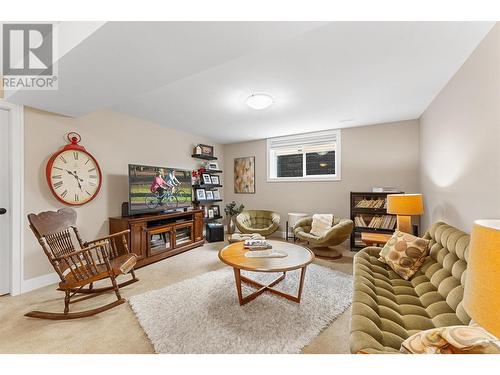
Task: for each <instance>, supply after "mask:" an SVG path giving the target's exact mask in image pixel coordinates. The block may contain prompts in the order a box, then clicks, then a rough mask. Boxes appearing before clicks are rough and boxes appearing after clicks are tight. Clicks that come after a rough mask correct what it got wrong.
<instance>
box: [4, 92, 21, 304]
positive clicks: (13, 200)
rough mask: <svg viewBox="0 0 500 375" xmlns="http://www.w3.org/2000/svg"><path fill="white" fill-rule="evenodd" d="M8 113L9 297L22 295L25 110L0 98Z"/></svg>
mask: <svg viewBox="0 0 500 375" xmlns="http://www.w3.org/2000/svg"><path fill="white" fill-rule="evenodd" d="M0 108H1V109H3V110H7V111H9V141H8V144H9V180H10V219H11V223H10V233H9V242H10V249H11V257H10V261H11V264H10V294H11V295H14V296H15V295H18V294H21V286H22V282H23V279H24V276H23V275H24V267H23V259H24V251H23V250H24V246H23V245H24V108H23V106H20V105H15V104H11V103H9V102H6V101H4V100H2V99H0Z"/></svg>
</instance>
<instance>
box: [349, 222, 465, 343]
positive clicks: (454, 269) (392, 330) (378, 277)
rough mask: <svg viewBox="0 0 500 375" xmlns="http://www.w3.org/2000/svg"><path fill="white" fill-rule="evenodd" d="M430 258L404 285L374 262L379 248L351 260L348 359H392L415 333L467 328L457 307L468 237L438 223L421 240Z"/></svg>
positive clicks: (460, 306)
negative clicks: (384, 355) (350, 355)
mask: <svg viewBox="0 0 500 375" xmlns="http://www.w3.org/2000/svg"><path fill="white" fill-rule="evenodd" d="M424 238H426V239H429V240H430V245H429V246H430V254H429V256H428V257H427V259H426V261H425V262H424V264H423V265H422V267H421V268H420V269H419V270H418V271H417V273H416V274H415V275H414V276H413V277H412V278H411V279H410V280H409V281H406V280H403V279H402V278H400V277H399V276H398V275H397V274H396V273H395V272H393V271H392V270H391V269H390V268H389V267H388V266H386V265H385V264H384V263H381V262H380V261H379V260H378V256H379V252H380V250H381V249H380V248H377V247H366V248H364V249H363V250H361V251H360V252H358V253H357V254H356V255H355V257H354V296H353V306H352V316H351V337H350V348H351V352H352V353H387V352H389V353H395V352H399V348H400V347H401V343H402V342H403V341H404V340H405V339H406V338H408V337H409V336H411V335H413V334H414V333H416V332H419V331H422V330H426V329H430V328H435V327H443V326H450V325H463V324H468V323H469V321H470V317H469V316H468V315H467V313H466V312H465V310H464V308H463V306H462V297H463V286H464V282H465V274H466V272H465V271H466V269H467V251H468V245H469V241H470V236H469V235H467V234H466V233H464V232H462V231H460V230H458V229H456V228H454V227H452V226H450V225H447V224H445V223H442V222H438V223H435V224H433V225H432V226H431V227H430V228H429V230H428V231H427V232H426V234H425V235H424Z"/></svg>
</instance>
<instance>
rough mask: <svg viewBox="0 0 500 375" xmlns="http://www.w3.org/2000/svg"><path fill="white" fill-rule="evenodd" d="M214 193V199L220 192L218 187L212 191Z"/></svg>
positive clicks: (218, 196)
mask: <svg viewBox="0 0 500 375" xmlns="http://www.w3.org/2000/svg"><path fill="white" fill-rule="evenodd" d="M213 193H214V199H220V192H219V189H215V190H214V191H213Z"/></svg>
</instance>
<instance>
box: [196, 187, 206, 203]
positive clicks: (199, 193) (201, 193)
mask: <svg viewBox="0 0 500 375" xmlns="http://www.w3.org/2000/svg"><path fill="white" fill-rule="evenodd" d="M196 199H197V200H199V201H202V200H204V199H207V195H206V194H205V189H196Z"/></svg>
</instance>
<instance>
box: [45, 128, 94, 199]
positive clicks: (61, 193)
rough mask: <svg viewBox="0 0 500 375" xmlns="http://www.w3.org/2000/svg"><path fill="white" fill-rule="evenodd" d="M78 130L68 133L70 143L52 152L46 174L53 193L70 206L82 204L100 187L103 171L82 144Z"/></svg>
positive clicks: (92, 197)
mask: <svg viewBox="0 0 500 375" xmlns="http://www.w3.org/2000/svg"><path fill="white" fill-rule="evenodd" d="M80 140H81V137H80V134H78V133H74V132H72V133H69V134H68V141H69V142H70V143H69V144H68V145H66V146H64V147H63V148H62V149H61V150H59V151H57V152H56V153H55V154H54V155H52V156H51V157H50V159H49V161H48V162H47V167H46V170H45V174H46V177H47V183H48V184H49V188H50V190H51V191H52V194H54V196H55V197H56V198H57V199H58V200H59V201H60V202H62V203H64V204H66V205H69V206H81V205H83V204H85V203H88V202H90V201H91V200H92V199H94V198H95V197H96V196H97V194H98V193H99V190H100V189H101V183H102V174H101V168H100V167H99V164H98V163H97V160H96V159H95V158H94V157H93V156H92V155H91V154H90V153H89V152H88V151H87V150H85V147H83V146H81V145H79V144H78V143H79V142H80Z"/></svg>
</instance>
